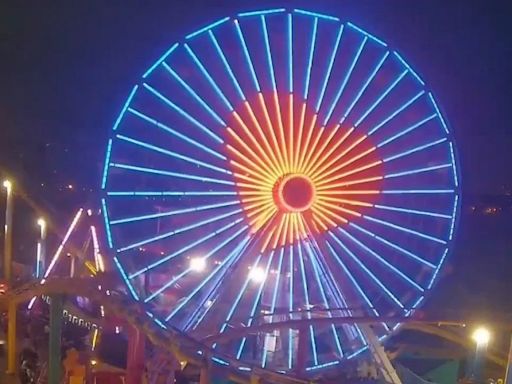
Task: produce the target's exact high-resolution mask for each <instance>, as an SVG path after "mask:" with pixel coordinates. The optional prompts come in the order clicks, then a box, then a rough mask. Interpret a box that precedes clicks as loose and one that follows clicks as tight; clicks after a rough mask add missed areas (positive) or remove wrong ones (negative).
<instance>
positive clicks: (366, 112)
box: [354, 71, 407, 127]
mask: <svg viewBox="0 0 512 384" xmlns="http://www.w3.org/2000/svg"><path fill="white" fill-rule="evenodd" d="M406 74H407V71H403V72H402V73H400V75H399V76H398V77H397V78H396V79H395V80H394V81H393V82H392V83H391V84H390V85H389V86H388V87H387V88H386V90H385V91H384V92H383V93H382V94H381V95H380V96H379V97H378V98H377V100H375V101H374V103H373V104H372V105H371V106H370V108H368V109H367V110H366V111H365V112H364V113H363V114H362V115H361V117H360V118H359V119H358V120H357V121H356V122H355V123H354V126H355V127H357V126H359V125H360V124H361V123H362V122H363V121H364V119H366V118H367V117H368V115H369V114H370V113H372V112H373V110H374V109H375V108H377V106H378V105H379V104H380V103H381V101H382V100H384V98H385V97H386V96H387V95H389V93H390V92H391V91H392V90H393V89H394V88H395V87H396V86H397V85H398V83H399V82H400V81H401V80H402V79H403V78H404V77H405V75H406Z"/></svg>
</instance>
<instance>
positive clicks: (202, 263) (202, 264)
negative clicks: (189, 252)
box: [190, 257, 206, 272]
mask: <svg viewBox="0 0 512 384" xmlns="http://www.w3.org/2000/svg"><path fill="white" fill-rule="evenodd" d="M205 268H206V259H205V258H204V257H193V258H192V259H190V269H192V270H193V271H195V272H202V271H204V270H205Z"/></svg>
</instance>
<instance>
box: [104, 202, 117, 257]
mask: <svg viewBox="0 0 512 384" xmlns="http://www.w3.org/2000/svg"><path fill="white" fill-rule="evenodd" d="M101 208H102V209H101V211H102V213H103V220H104V221H105V232H107V243H108V247H109V248H111V249H112V248H113V247H114V245H113V243H112V233H111V232H110V222H109V220H108V211H107V203H106V202H105V199H101Z"/></svg>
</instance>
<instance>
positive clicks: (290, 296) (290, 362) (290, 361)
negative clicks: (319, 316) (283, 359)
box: [288, 245, 294, 369]
mask: <svg viewBox="0 0 512 384" xmlns="http://www.w3.org/2000/svg"><path fill="white" fill-rule="evenodd" d="M293 248H294V247H293V245H290V247H289V255H290V261H289V264H290V269H289V273H290V291H289V293H288V310H289V311H290V319H292V316H293V315H292V314H291V313H292V312H293V271H294V268H293ZM292 366H293V336H292V329H291V328H290V329H288V369H292Z"/></svg>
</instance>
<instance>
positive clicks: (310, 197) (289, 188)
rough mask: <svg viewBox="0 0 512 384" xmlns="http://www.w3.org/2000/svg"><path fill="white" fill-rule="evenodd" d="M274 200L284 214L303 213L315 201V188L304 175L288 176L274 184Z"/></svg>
mask: <svg viewBox="0 0 512 384" xmlns="http://www.w3.org/2000/svg"><path fill="white" fill-rule="evenodd" d="M274 199H275V201H276V203H277V205H278V206H279V208H281V210H283V211H284V212H303V211H306V210H308V209H309V208H310V207H311V205H312V204H313V201H314V200H315V187H314V185H313V183H312V182H311V180H310V179H309V178H308V177H306V176H304V175H288V176H285V177H283V178H282V179H281V180H279V181H278V182H277V183H276V189H275V193H274Z"/></svg>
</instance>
